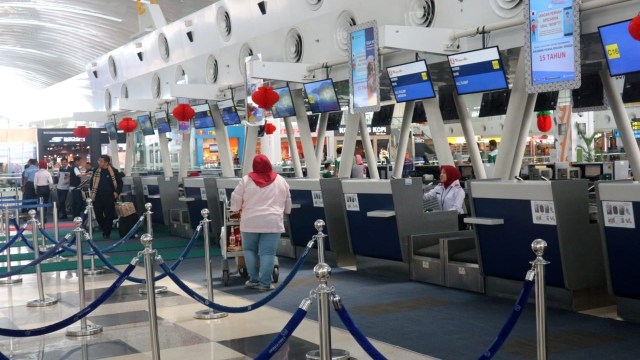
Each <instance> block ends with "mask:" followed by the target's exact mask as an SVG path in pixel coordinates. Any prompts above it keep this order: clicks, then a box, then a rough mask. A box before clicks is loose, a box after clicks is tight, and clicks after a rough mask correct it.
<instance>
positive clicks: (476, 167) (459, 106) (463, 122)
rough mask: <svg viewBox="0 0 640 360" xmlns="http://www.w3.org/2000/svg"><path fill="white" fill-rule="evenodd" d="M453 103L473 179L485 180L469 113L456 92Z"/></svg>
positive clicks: (485, 175) (485, 176)
mask: <svg viewBox="0 0 640 360" xmlns="http://www.w3.org/2000/svg"><path fill="white" fill-rule="evenodd" d="M453 101H454V102H455V103H456V110H458V116H460V126H462V132H463V133H464V140H465V141H466V142H467V149H468V150H469V159H470V160H471V165H472V166H473V172H474V174H475V177H476V179H486V178H487V174H486V172H485V171H484V165H483V164H482V157H481V156H480V149H478V142H477V141H476V134H475V132H474V131H473V125H472V124H471V116H469V111H467V104H466V102H465V101H464V98H463V97H462V96H460V95H458V93H457V92H454V93H453Z"/></svg>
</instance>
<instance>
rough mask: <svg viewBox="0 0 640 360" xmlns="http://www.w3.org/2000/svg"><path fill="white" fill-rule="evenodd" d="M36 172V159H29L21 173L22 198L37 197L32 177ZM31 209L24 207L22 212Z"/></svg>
mask: <svg viewBox="0 0 640 360" xmlns="http://www.w3.org/2000/svg"><path fill="white" fill-rule="evenodd" d="M37 172H38V161H37V160H36V159H29V161H28V162H27V165H26V167H25V169H24V172H23V173H22V199H23V200H30V199H37V198H38V195H36V188H35V186H34V185H33V178H34V176H35V175H36V173H37ZM29 210H31V209H27V208H24V209H22V213H25V214H26V213H27V212H28V211H29Z"/></svg>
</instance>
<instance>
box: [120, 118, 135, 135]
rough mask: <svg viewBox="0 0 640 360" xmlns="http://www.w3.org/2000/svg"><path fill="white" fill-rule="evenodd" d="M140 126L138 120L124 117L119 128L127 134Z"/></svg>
mask: <svg viewBox="0 0 640 360" xmlns="http://www.w3.org/2000/svg"><path fill="white" fill-rule="evenodd" d="M137 126H138V122H137V121H135V120H133V118H132V117H128V116H127V117H124V118H122V120H121V121H120V123H119V124H118V129H120V130H122V131H124V132H125V133H126V134H128V133H130V132H132V131H134V130H135V129H136V127H137Z"/></svg>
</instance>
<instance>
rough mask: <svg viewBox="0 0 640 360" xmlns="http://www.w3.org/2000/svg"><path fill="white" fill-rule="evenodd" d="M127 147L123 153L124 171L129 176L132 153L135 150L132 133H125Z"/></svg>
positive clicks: (131, 166) (131, 165)
mask: <svg viewBox="0 0 640 360" xmlns="http://www.w3.org/2000/svg"><path fill="white" fill-rule="evenodd" d="M126 136H127V149H126V150H125V153H124V173H125V174H126V175H127V176H131V169H132V168H133V155H134V153H135V151H136V149H135V144H134V141H133V136H134V133H133V132H130V133H127V135H126Z"/></svg>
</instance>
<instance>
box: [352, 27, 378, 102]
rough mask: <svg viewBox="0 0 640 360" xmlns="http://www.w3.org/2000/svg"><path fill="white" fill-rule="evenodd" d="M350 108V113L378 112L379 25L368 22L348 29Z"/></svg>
mask: <svg viewBox="0 0 640 360" xmlns="http://www.w3.org/2000/svg"><path fill="white" fill-rule="evenodd" d="M349 40H350V41H349V54H350V55H351V71H350V72H349V88H350V94H349V109H350V111H351V113H352V114H360V113H364V112H367V111H376V110H379V109H380V79H379V76H378V69H379V65H378V25H377V23H376V22H375V21H369V22H366V23H362V24H359V25H356V26H353V27H351V32H350V33H349Z"/></svg>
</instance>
